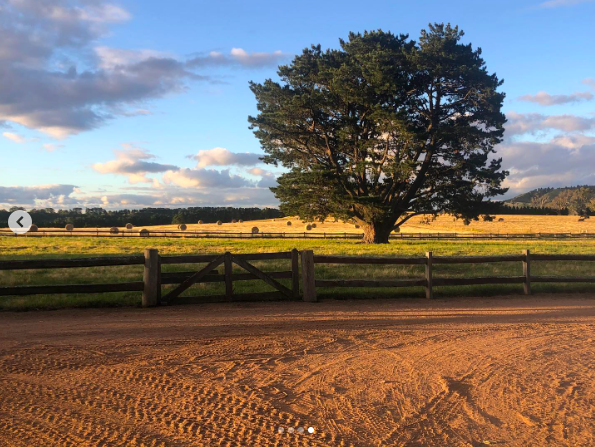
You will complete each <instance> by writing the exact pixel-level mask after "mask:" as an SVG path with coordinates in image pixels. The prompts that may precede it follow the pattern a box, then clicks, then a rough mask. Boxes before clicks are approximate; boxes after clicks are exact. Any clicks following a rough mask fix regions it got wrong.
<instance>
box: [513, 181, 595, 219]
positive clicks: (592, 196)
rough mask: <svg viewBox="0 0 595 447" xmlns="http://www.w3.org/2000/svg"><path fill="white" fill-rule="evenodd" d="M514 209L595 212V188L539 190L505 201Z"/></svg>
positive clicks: (571, 212)
mask: <svg viewBox="0 0 595 447" xmlns="http://www.w3.org/2000/svg"><path fill="white" fill-rule="evenodd" d="M504 203H505V204H507V205H508V206H512V207H531V208H550V209H552V210H558V211H560V212H562V211H566V212H568V213H570V214H591V213H593V212H595V186H570V187H564V188H538V189H534V190H532V191H529V192H526V193H524V194H520V195H518V196H516V197H513V198H512V199H508V200H505V201H504Z"/></svg>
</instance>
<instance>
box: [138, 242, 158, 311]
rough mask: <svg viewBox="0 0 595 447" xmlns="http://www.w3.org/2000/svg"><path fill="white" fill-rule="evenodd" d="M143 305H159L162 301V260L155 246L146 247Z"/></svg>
mask: <svg viewBox="0 0 595 447" xmlns="http://www.w3.org/2000/svg"><path fill="white" fill-rule="evenodd" d="M143 282H144V283H145V287H144V289H143V299H142V305H143V307H153V306H157V305H158V304H159V302H160V301H161V260H160V257H159V251H158V250H157V249H155V248H146V249H145V270H144V273H143Z"/></svg>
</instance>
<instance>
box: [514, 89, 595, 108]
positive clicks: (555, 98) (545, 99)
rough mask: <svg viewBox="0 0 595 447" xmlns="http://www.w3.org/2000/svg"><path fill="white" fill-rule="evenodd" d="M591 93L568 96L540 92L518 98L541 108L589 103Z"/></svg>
mask: <svg viewBox="0 0 595 447" xmlns="http://www.w3.org/2000/svg"><path fill="white" fill-rule="evenodd" d="M594 97H595V96H593V94H592V93H591V92H575V93H572V94H570V95H550V94H549V93H547V92H544V91H540V92H537V94H535V95H523V96H519V99H520V100H521V101H527V102H535V103H537V104H540V105H542V106H555V105H561V104H572V103H576V102H580V101H590V100H592V99H593V98H594Z"/></svg>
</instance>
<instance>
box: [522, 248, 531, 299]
mask: <svg viewBox="0 0 595 447" xmlns="http://www.w3.org/2000/svg"><path fill="white" fill-rule="evenodd" d="M523 255H525V259H524V260H523V276H524V277H525V282H524V283H523V287H524V289H525V295H531V253H530V252H529V250H523Z"/></svg>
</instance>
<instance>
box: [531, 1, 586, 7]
mask: <svg viewBox="0 0 595 447" xmlns="http://www.w3.org/2000/svg"><path fill="white" fill-rule="evenodd" d="M592 1H593V0H548V1H546V2H543V3H541V4H540V5H539V7H540V8H560V7H564V6H575V5H580V4H582V3H591V2H592Z"/></svg>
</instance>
